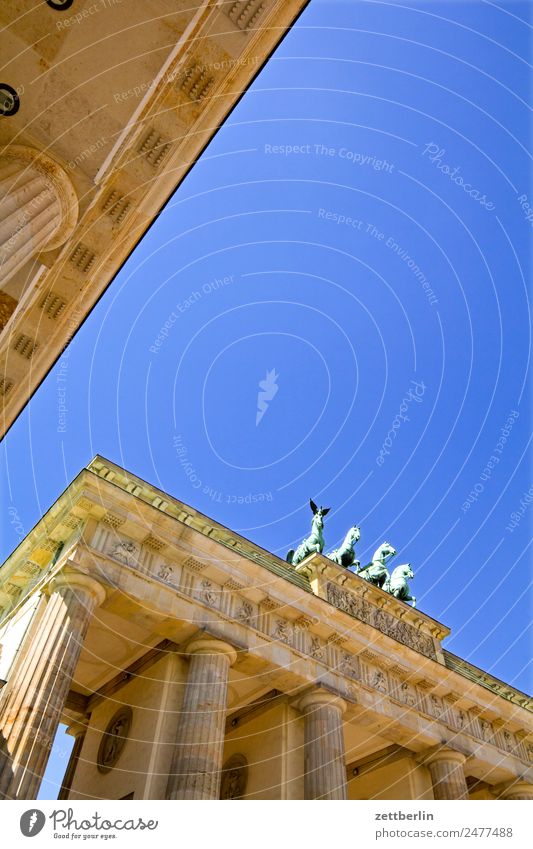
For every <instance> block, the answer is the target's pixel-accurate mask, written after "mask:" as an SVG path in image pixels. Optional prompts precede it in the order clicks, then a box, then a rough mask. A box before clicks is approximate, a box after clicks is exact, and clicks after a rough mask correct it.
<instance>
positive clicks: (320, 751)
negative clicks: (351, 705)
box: [298, 690, 347, 799]
mask: <svg viewBox="0 0 533 849" xmlns="http://www.w3.org/2000/svg"><path fill="white" fill-rule="evenodd" d="M298 707H299V709H300V710H301V711H302V713H303V715H304V758H305V775H304V798H305V799H346V798H347V783H346V764H345V755H344V734H343V724H342V716H343V713H344V711H345V710H346V702H344V701H343V699H341V698H340V697H339V696H335V695H334V694H333V693H329V692H327V691H326V690H313V691H311V692H309V693H306V694H305V695H304V697H303V698H302V699H300V701H299V703H298Z"/></svg>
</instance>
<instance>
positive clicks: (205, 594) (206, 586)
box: [200, 578, 217, 607]
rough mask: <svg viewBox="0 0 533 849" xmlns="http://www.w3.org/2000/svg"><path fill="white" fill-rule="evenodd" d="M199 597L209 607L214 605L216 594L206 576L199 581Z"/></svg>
mask: <svg viewBox="0 0 533 849" xmlns="http://www.w3.org/2000/svg"><path fill="white" fill-rule="evenodd" d="M200 598H201V599H202V601H205V603H206V604H208V605H209V607H215V605H216V603H217V594H216V592H215V591H214V589H213V584H212V583H211V581H209V580H208V579H207V578H204V580H203V581H202V583H201V591H200Z"/></svg>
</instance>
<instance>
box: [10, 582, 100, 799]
mask: <svg viewBox="0 0 533 849" xmlns="http://www.w3.org/2000/svg"><path fill="white" fill-rule="evenodd" d="M104 598H105V590H104V588H103V587H102V586H101V584H99V583H98V582H97V581H95V580H94V579H93V578H90V577H89V576H87V575H82V574H79V573H72V572H61V573H60V574H59V575H58V576H56V577H55V578H53V580H52V581H51V585H50V596H49V599H48V601H47V603H46V607H45V609H44V611H43V613H42V615H41V616H40V618H39V622H38V629H37V630H35V629H32V628H30V631H29V634H28V635H27V637H26V638H25V643H26V641H27V640H28V639H30V640H31V645H30V646H29V647H27V646H26V645H25V644H23V645H22V648H21V652H20V666H19V668H18V669H15V670H14V673H13V677H14V680H16V682H17V686H16V687H15V686H13V687H12V686H10V687H9V693H8V695H7V698H6V700H5V701H4V703H3V710H2V716H1V718H0V737H1V741H2V746H1V753H0V798H7V799H35V798H36V796H37V793H38V790H39V786H40V783H41V779H42V776H43V774H44V771H45V768H46V764H47V762H48V757H49V755H50V749H51V747H52V743H53V740H54V737H55V734H56V731H57V727H58V725H59V721H60V719H61V715H62V713H63V709H64V705H65V700H66V698H67V694H68V691H69V689H70V686H71V683H72V677H73V675H74V671H75V669H76V665H77V663H78V658H79V656H80V652H81V649H82V646H83V641H84V639H85V635H86V632H87V629H88V627H89V621H90V618H91V614H92V612H93V610H94V608H95V607H96V606H97V605H98V604H101V603H102V601H103V600H104Z"/></svg>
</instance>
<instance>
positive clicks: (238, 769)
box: [220, 755, 248, 799]
mask: <svg viewBox="0 0 533 849" xmlns="http://www.w3.org/2000/svg"><path fill="white" fill-rule="evenodd" d="M247 781H248V761H247V760H246V758H245V757H244V755H232V756H231V757H230V758H228V760H227V761H226V763H225V764H224V766H223V767H222V783H221V787H220V798H221V799H242V797H243V796H244V792H245V790H246V783H247Z"/></svg>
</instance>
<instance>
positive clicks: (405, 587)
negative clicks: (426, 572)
mask: <svg viewBox="0 0 533 849" xmlns="http://www.w3.org/2000/svg"><path fill="white" fill-rule="evenodd" d="M414 576H415V575H414V572H413V570H412V569H411V564H410V563H403V564H402V565H401V566H397V567H396V569H394V570H393V573H392V575H391V576H390V578H389V579H388V581H385V585H384V587H383V589H384V590H385V592H387V593H390V594H391V595H393V596H394V598H399V599H400V601H412V602H413V604H412V606H413V607H416V598H415V597H414V595H411V591H410V589H409V579H410V578H414Z"/></svg>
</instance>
